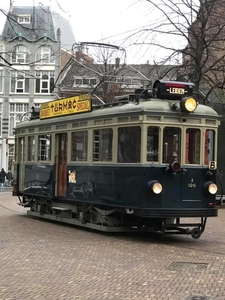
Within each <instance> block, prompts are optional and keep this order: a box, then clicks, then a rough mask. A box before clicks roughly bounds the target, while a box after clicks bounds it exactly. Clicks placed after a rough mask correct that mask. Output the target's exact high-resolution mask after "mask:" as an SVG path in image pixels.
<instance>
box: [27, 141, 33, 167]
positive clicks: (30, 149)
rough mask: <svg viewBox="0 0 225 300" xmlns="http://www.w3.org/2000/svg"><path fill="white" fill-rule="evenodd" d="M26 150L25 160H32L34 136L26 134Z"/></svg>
mask: <svg viewBox="0 0 225 300" xmlns="http://www.w3.org/2000/svg"><path fill="white" fill-rule="evenodd" d="M27 148H28V150H27V151H28V152H27V160H28V161H34V159H35V137H34V136H28V147H27Z"/></svg>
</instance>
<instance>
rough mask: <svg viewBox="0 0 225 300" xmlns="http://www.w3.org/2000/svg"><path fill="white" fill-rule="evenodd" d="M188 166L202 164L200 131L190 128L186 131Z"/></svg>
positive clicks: (186, 159)
mask: <svg viewBox="0 0 225 300" xmlns="http://www.w3.org/2000/svg"><path fill="white" fill-rule="evenodd" d="M185 163H186V164H200V130H199V129H191V128H188V129H187V130H186V151H185Z"/></svg>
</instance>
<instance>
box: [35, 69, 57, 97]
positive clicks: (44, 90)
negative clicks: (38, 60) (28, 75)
mask: <svg viewBox="0 0 225 300" xmlns="http://www.w3.org/2000/svg"><path fill="white" fill-rule="evenodd" d="M46 75H47V76H48V78H45V77H46ZM52 78H53V79H55V72H54V71H36V82H35V94H50V93H51V79H52ZM38 86H39V87H38ZM38 88H39V91H38V90H37V89H38Z"/></svg>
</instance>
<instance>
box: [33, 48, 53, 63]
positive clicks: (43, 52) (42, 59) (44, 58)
mask: <svg viewBox="0 0 225 300" xmlns="http://www.w3.org/2000/svg"><path fill="white" fill-rule="evenodd" d="M35 60H36V63H37V64H54V63H55V56H54V52H53V49H52V47H50V46H41V47H39V48H38V50H37V52H36V59H35Z"/></svg>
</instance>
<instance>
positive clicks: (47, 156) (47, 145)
mask: <svg viewBox="0 0 225 300" xmlns="http://www.w3.org/2000/svg"><path fill="white" fill-rule="evenodd" d="M38 160H41V161H49V160H51V135H49V134H47V135H39V136H38Z"/></svg>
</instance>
